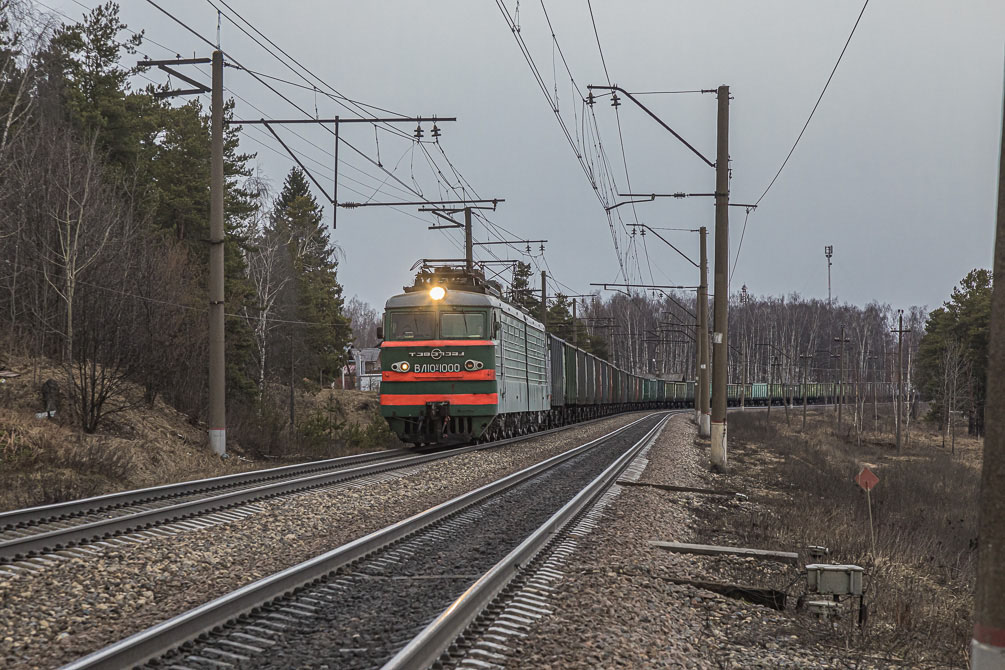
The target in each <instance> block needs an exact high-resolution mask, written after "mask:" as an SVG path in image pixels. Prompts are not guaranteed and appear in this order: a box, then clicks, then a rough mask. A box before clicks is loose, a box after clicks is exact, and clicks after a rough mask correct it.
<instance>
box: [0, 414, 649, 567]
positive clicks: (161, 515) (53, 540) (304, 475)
mask: <svg viewBox="0 0 1005 670" xmlns="http://www.w3.org/2000/svg"><path fill="white" fill-rule="evenodd" d="M630 411H638V410H630ZM622 413H624V412H619V413H616V414H609V415H606V416H603V417H597V418H594V419H589V420H586V421H580V422H576V423H573V424H569V425H567V426H559V427H557V428H549V429H547V430H542V431H536V432H533V433H529V434H527V435H518V436H516V437H510V438H505V439H502V440H496V441H494V442H484V443H481V444H473V445H468V446H463V447H458V448H455V449H450V450H443V451H435V452H431V453H428V454H422V455H409V454H410V453H411V452H409V451H407V450H388V451H386V452H371V453H368V454H359V455H355V456H344V457H341V458H336V459H327V460H323V461H312V462H310V463H302V464H298V465H289V466H283V467H279V468H271V469H269V470H254V471H250V472H245V473H237V474H234V475H224V476H221V477H212V478H208V479H199V480H193V481H190V482H183V483H181V484H167V485H163V486H156V487H151V488H146V489H137V490H134V491H123V492H121V493H111V494H108V495H104V496H97V497H94V498H85V499H82V500H74V501H69V502H66V503H57V504H54V505H46V506H42V507H32V508H26V509H23V510H14V511H11V512H6V513H3V514H0V530H2V531H11V530H22V529H23V530H31V528H32V527H33V526H39V525H44V524H48V523H53V522H60V523H62V522H65V521H72V520H73V519H74V518H80V517H85V516H90V515H96V514H102V513H104V512H108V511H110V510H115V509H120V508H122V507H126V506H129V505H143V504H151V503H157V502H163V501H165V500H168V499H170V498H174V497H182V496H185V495H192V494H198V493H208V492H211V491H216V490H220V489H225V488H234V487H237V486H245V485H248V484H254V483H256V482H268V481H269V480H273V479H282V478H284V477H285V478H288V479H286V480H285V481H279V482H274V483H271V484H269V483H266V484H262V485H261V486H255V487H245V488H240V489H238V490H236V491H233V492H230V493H220V494H219V495H214V496H208V497H204V498H197V499H194V500H186V501H183V502H178V503H176V504H173V505H164V506H160V507H156V508H153V509H141V510H138V511H136V512H132V513H128V514H120V515H118V516H114V517H109V518H107V519H99V520H95V521H90V522H86V523H80V524H75V525H72V526H66V527H60V528H55V529H52V530H45V531H42V532H38V533H32V534H29V535H24V536H21V537H13V538H9V539H6V540H0V563H2V562H5V561H11V560H15V559H18V558H24V557H28V556H32V555H36V554H39V553H43V552H46V551H53V550H58V549H63V548H66V547H68V546H72V545H77V544H81V543H85V542H90V541H95V540H101V539H106V538H108V537H112V536H114V535H120V534H123V533H126V532H129V531H133V530H139V529H143V528H148V527H150V526H153V525H158V524H162V523H168V522H172V521H177V520H180V519H185V518H190V517H193V516H198V515H202V514H207V513H211V512H216V511H220V510H223V509H226V508H228V507H233V506H235V505H240V504H245V503H249V502H254V501H257V500H262V499H265V498H270V497H275V496H280V495H285V494H287V493H291V492H298V491H303V490H306V489H310V488H318V487H321V486H326V485H328V484H332V483H336V482H339V481H344V480H346V479H357V478H361V477H366V476H369V475H373V474H378V473H381V472H386V471H389V470H393V469H399V468H406V467H412V466H415V465H421V464H423V463H427V462H429V461H433V460H439V459H443V458H448V457H451V456H457V455H460V454H464V453H468V452H470V451H479V450H484V449H494V448H497V447H502V446H506V445H510V444H514V443H517V442H523V441H525V440H531V439H535V438H538V437H543V436H545V435H549V434H552V433H557V432H560V431H564V430H569V429H570V428H575V427H577V426H585V425H588V424H591V423H594V422H597V421H601V420H603V419H607V418H611V417H613V416H617V414H622ZM372 461H377V463H376V464H371V465H369V466H365V467H363V468H352V466H354V465H358V464H360V463H367V462H372ZM350 468H351V469H350ZM318 471H320V472H321V473H322V474H317V475H311V473H313V472H318Z"/></svg>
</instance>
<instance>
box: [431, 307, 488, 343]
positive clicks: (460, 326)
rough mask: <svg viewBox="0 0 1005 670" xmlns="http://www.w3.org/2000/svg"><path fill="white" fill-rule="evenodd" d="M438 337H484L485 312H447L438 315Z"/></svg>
mask: <svg viewBox="0 0 1005 670" xmlns="http://www.w3.org/2000/svg"><path fill="white" fill-rule="evenodd" d="M440 337H442V338H443V339H456V338H464V337H477V338H484V337H485V314H484V313H483V312H463V313H462V312H447V313H445V314H441V315H440Z"/></svg>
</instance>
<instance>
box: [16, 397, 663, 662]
mask: <svg viewBox="0 0 1005 670" xmlns="http://www.w3.org/2000/svg"><path fill="white" fill-rule="evenodd" d="M644 414H645V413H636V414H630V415H623V416H618V417H612V418H610V419H605V420H603V421H599V422H597V423H594V424H591V425H589V426H581V427H577V428H571V429H569V430H567V431H563V432H561V433H557V434H553V435H547V436H543V437H540V438H532V439H530V440H528V441H527V442H522V443H520V444H517V445H512V446H509V447H505V448H502V449H498V450H492V451H488V452H475V453H472V454H465V455H462V456H459V457H456V458H452V459H449V460H447V461H441V462H436V463H432V464H429V465H426V466H422V467H421V468H420V469H419V470H418V471H417V472H416V473H415V474H412V475H410V476H406V477H403V478H401V479H394V480H390V481H385V482H381V483H378V484H374V485H370V486H365V487H361V488H350V489H347V490H340V491H328V492H315V493H308V494H304V495H300V496H296V497H293V498H288V499H283V500H275V501H267V502H265V503H262V506H263V507H264V508H265V511H264V512H263V513H260V514H255V515H253V516H251V517H248V518H246V519H243V520H241V521H236V522H234V523H231V524H227V525H224V526H219V527H216V528H214V529H213V530H211V531H205V530H203V531H193V532H189V533H182V534H179V535H177V536H174V537H172V538H167V539H156V540H151V541H150V542H147V543H144V544H142V545H135V546H130V547H123V548H117V549H110V550H108V551H106V552H105V553H104V554H102V555H101V556H100V557H99V558H95V559H68V560H66V561H64V562H62V563H61V564H59V565H56V566H53V567H51V568H48V569H46V570H44V571H43V572H41V573H40V574H38V575H34V576H25V577H19V578H14V579H6V580H2V581H0V659H2V663H0V665H2V666H3V667H4V668H9V669H21V668H48V667H52V666H55V665H59V664H61V663H66V662H68V661H70V660H73V659H74V658H77V657H79V656H82V655H85V654H87V653H90V652H92V651H94V650H96V649H99V648H101V647H102V646H105V645H106V644H109V643H111V642H114V641H116V640H118V639H121V638H122V637H125V636H127V635H130V634H132V633H135V632H137V631H139V630H142V629H144V628H146V627H148V626H151V625H153V624H155V623H157V622H159V621H162V620H163V619H165V618H168V617H170V616H173V615H175V614H178V613H180V612H183V611H185V610H187V609H189V608H191V607H194V606H195V605H198V604H201V603H203V602H206V601H207V600H210V599H212V598H215V597H218V596H220V595H223V594H224V593H227V592H229V591H232V590H234V589H236V588H238V587H240V586H242V585H244V584H247V583H249V582H251V581H254V580H256V579H259V578H261V577H264V576H266V575H269V574H272V573H274V572H277V571H279V570H281V569H283V568H286V567H289V566H291V565H295V564H297V563H299V562H301V561H304V560H306V559H308V558H311V557H313V556H316V555H317V554H320V553H323V552H325V551H328V550H330V549H333V548H335V547H337V546H340V545H342V544H344V543H346V542H348V541H350V540H352V539H355V538H357V537H360V536H362V535H365V534H366V533H369V532H372V531H374V530H377V529H379V528H382V527H384V526H386V525H389V524H390V523H393V522H395V521H398V520H400V519H402V518H405V517H407V516H410V515H412V514H415V513H418V512H421V511H423V510H425V509H428V508H429V507H431V506H433V505H436V504H438V503H441V502H443V501H445V500H449V499H450V498H453V497H455V496H457V495H459V494H461V493H463V492H465V491H468V490H471V489H472V488H475V487H477V486H480V485H482V484H485V483H488V482H490V481H492V480H495V479H498V478H499V477H502V476H504V475H505V474H508V473H510V472H515V471H516V470H519V469H522V468H524V467H527V466H528V465H531V464H532V463H535V462H538V461H540V460H543V459H544V458H546V457H549V456H552V455H554V454H556V453H559V452H561V451H564V450H566V449H569V448H571V447H573V446H576V445H578V444H582V443H583V442H586V441H588V440H590V439H594V438H596V437H599V436H600V435H602V434H604V433H606V432H609V431H610V430H613V429H614V428H616V427H618V426H622V425H625V424H627V423H629V422H630V421H633V420H635V419H637V418H639V417H640V416H642V415H644Z"/></svg>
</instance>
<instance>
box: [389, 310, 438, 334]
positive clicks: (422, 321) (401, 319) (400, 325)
mask: <svg viewBox="0 0 1005 670" xmlns="http://www.w3.org/2000/svg"><path fill="white" fill-rule="evenodd" d="M388 326H389V328H388V338H387V339H389V340H431V339H433V338H434V337H436V320H435V319H434V318H433V313H432V312H391V313H390V314H389V315H388Z"/></svg>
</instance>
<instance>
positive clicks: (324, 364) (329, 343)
mask: <svg viewBox="0 0 1005 670" xmlns="http://www.w3.org/2000/svg"><path fill="white" fill-rule="evenodd" d="M322 213H323V210H322V209H321V206H320V205H319V204H318V202H317V200H316V199H315V198H314V196H313V195H312V194H311V192H310V187H309V186H308V185H307V178H306V176H305V175H304V173H303V171H301V170H299V169H297V168H293V169H292V170H291V171H290V173H289V174H288V175H287V176H286V181H285V183H284V184H283V190H282V192H281V193H280V194H279V198H278V199H277V200H276V204H275V207H274V210H273V226H274V227H275V228H276V229H277V231H279V232H280V233H281V234H282V235H283V237H284V238H285V239H288V240H289V242H288V243H287V248H288V250H289V258H290V265H291V268H292V272H293V275H294V276H293V282H292V288H293V292H294V299H293V303H294V305H295V314H296V317H295V320H297V321H303V322H306V323H305V324H304V326H303V329H302V331H301V334H302V337H301V338H300V339H301V342H302V344H303V346H302V347H300V348H299V349H300V351H301V352H304V351H305V350H306V353H307V359H308V364H310V365H312V366H313V367H314V369H315V370H317V371H318V372H319V373H320V374H321V375H322V376H324V377H328V378H332V377H334V376H335V375H336V374H337V373H338V371H339V370H340V369H341V367H342V365H343V364H344V362H345V355H346V353H345V352H346V348H347V347H348V345H349V343H350V341H351V339H352V331H351V329H350V327H349V320H348V319H347V318H346V317H345V316H344V315H343V313H342V307H343V297H342V286H341V285H340V284H339V283H338V279H337V271H338V257H337V249H336V248H335V247H334V245H333V244H332V243H331V240H330V238H329V236H328V230H327V227H326V225H325V224H324V223H323V221H322Z"/></svg>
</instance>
